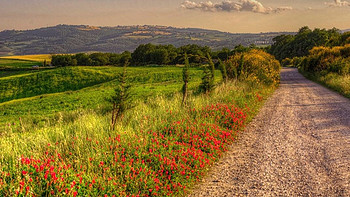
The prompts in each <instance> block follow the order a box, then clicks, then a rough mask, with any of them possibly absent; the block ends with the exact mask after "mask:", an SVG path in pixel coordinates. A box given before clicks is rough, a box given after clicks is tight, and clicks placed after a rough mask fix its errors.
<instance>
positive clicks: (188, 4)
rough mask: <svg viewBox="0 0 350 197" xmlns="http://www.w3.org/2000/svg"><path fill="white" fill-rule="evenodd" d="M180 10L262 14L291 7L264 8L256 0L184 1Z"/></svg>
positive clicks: (290, 8)
mask: <svg viewBox="0 0 350 197" xmlns="http://www.w3.org/2000/svg"><path fill="white" fill-rule="evenodd" d="M181 7H182V8H185V9H189V10H201V11H211V12H220V11H225V12H239V11H247V12H255V13H262V14H270V13H277V12H282V11H286V10H292V7H279V8H271V7H264V6H263V5H262V4H261V3H260V2H259V1H256V0H238V1H229V0H227V1H222V2H220V3H212V2H211V1H207V2H200V3H196V2H193V1H188V0H187V1H185V2H183V3H182V4H181Z"/></svg>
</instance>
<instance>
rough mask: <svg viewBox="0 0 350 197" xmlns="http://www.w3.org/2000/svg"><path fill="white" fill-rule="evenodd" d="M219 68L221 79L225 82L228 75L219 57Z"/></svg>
mask: <svg viewBox="0 0 350 197" xmlns="http://www.w3.org/2000/svg"><path fill="white" fill-rule="evenodd" d="M219 69H220V71H221V75H222V79H223V81H224V82H227V80H228V76H227V71H226V65H225V64H224V63H223V62H222V61H221V60H220V59H219Z"/></svg>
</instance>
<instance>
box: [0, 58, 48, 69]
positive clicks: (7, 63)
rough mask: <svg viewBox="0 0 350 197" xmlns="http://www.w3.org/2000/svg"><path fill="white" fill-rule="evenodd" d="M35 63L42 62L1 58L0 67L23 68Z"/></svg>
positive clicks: (39, 63)
mask: <svg viewBox="0 0 350 197" xmlns="http://www.w3.org/2000/svg"><path fill="white" fill-rule="evenodd" d="M35 65H39V66H41V65H42V62H37V61H29V60H18V59H6V58H0V69H1V68H2V69H5V68H7V69H23V68H31V67H32V66H35Z"/></svg>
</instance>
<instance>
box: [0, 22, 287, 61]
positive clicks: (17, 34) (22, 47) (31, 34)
mask: <svg viewBox="0 0 350 197" xmlns="http://www.w3.org/2000/svg"><path fill="white" fill-rule="evenodd" d="M285 33H286V32H284V34H285ZM280 34H282V33H260V34H232V33H225V32H220V31H214V30H205V29H195V28H174V27H165V26H117V27H92V26H85V25H58V26H54V27H47V28H40V29H35V30H26V31H17V30H6V31H2V32H0V55H10V54H11V55H30V54H50V53H77V52H91V51H100V52H116V53H120V52H123V51H126V50H128V51H133V50H134V49H135V48H136V47H137V46H138V45H140V44H146V43H153V44H173V45H175V46H176V47H179V46H182V45H186V44H198V45H207V46H210V47H211V48H212V49H221V48H223V47H228V48H233V47H234V46H235V45H238V44H242V45H250V44H256V45H269V44H271V43H272V38H274V37H275V36H277V35H280ZM287 34H292V33H287Z"/></svg>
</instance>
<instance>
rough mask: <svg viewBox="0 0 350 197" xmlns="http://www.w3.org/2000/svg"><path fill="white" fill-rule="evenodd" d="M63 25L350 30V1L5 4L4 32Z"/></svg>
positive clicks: (49, 0) (53, 0) (3, 0)
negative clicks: (307, 27) (333, 28)
mask: <svg viewBox="0 0 350 197" xmlns="http://www.w3.org/2000/svg"><path fill="white" fill-rule="evenodd" d="M58 24H71V25H81V24H83V25H92V26H117V25H165V26H173V27H194V28H204V29H214V30H220V31H224V32H232V33H259V32H277V31H298V29H299V28H300V27H302V26H306V25H307V26H309V27H310V28H316V27H317V28H332V27H336V28H338V29H349V28H350V0H348V1H346V0H211V1H207V0H0V31H2V30H12V29H17V30H25V29H35V28H40V27H47V26H54V25H58Z"/></svg>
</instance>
